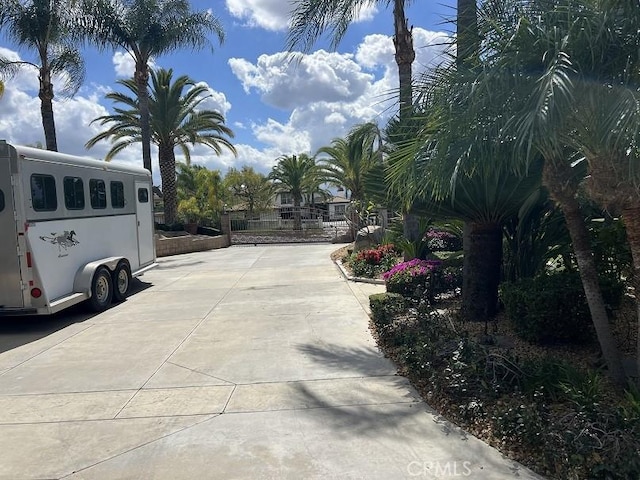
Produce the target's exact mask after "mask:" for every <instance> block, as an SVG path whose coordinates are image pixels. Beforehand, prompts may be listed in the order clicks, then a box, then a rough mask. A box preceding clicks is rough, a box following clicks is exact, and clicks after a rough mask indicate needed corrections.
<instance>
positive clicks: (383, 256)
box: [347, 244, 398, 278]
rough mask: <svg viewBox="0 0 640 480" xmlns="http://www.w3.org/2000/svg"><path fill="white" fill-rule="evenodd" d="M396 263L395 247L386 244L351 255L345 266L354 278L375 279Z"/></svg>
mask: <svg viewBox="0 0 640 480" xmlns="http://www.w3.org/2000/svg"><path fill="white" fill-rule="evenodd" d="M397 261H398V253H397V251H396V249H395V247H394V246H393V245H391V244H387V245H380V246H378V247H376V248H370V249H367V250H360V251H359V252H357V253H353V254H352V255H351V256H350V257H349V259H348V260H347V264H348V265H349V267H350V268H351V271H352V272H353V274H354V275H355V276H356V277H367V278H376V277H377V276H378V275H380V274H381V273H382V272H386V271H387V270H389V269H390V268H391V267H393V266H394V265H395V264H396V262H397Z"/></svg>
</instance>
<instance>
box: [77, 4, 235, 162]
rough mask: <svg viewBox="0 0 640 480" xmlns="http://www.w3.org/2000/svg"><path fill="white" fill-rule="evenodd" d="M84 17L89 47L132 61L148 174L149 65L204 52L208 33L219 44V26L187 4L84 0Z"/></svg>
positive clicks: (204, 13) (208, 16)
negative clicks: (182, 52)
mask: <svg viewBox="0 0 640 480" xmlns="http://www.w3.org/2000/svg"><path fill="white" fill-rule="evenodd" d="M83 11H84V12H85V15H84V16H83V17H82V19H83V33H84V34H86V35H87V36H88V39H89V41H90V42H91V43H93V44H95V45H97V46H98V47H99V48H106V47H107V46H112V47H113V48H122V49H124V50H125V51H126V52H127V53H128V54H129V55H130V56H131V58H133V60H134V61H135V73H134V76H133V78H134V80H135V82H136V87H137V91H136V94H137V96H138V101H139V109H140V129H141V135H142V160H143V164H144V168H146V169H147V170H149V171H151V126H150V120H149V95H148V84H149V61H150V60H151V58H152V57H157V56H160V55H162V54H165V53H169V52H173V51H176V50H179V49H181V48H184V47H192V48H194V49H196V48H198V49H200V48H202V47H205V46H207V45H209V41H208V40H207V37H206V34H207V33H208V32H213V33H215V34H216V36H217V37H218V40H219V41H220V43H222V41H223V40H224V32H223V29H222V26H221V24H220V22H219V20H218V19H217V18H216V17H214V16H213V15H212V14H211V13H210V12H209V11H204V12H192V11H191V6H190V3H189V2H188V0H124V1H119V0H84V3H83Z"/></svg>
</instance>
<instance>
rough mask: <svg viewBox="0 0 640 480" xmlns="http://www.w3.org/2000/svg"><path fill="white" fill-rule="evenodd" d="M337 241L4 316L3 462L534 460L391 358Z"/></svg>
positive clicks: (365, 465)
mask: <svg viewBox="0 0 640 480" xmlns="http://www.w3.org/2000/svg"><path fill="white" fill-rule="evenodd" d="M334 248H335V247H334V246H331V245H299V246H269V247H233V248H229V249H224V250H215V251H211V252H204V253H195V254H189V255H182V256H176V257H169V258H165V259H161V260H160V268H158V269H156V270H154V271H152V272H150V273H148V274H147V275H145V276H144V277H143V281H144V283H142V284H140V285H139V288H138V290H139V291H138V292H137V293H136V294H135V295H133V296H131V297H130V298H129V299H128V300H127V301H126V302H124V303H122V304H120V305H117V306H114V307H113V308H111V309H110V310H108V311H106V312H103V313H102V314H100V315H96V316H89V315H87V314H85V313H83V311H82V310H79V309H74V310H72V311H70V312H66V313H65V314H64V315H57V316H55V317H53V318H51V319H48V320H46V321H43V320H41V319H22V320H13V321H12V322H13V323H11V324H9V323H7V322H6V320H5V321H3V322H2V323H1V324H0V339H1V340H2V341H0V347H1V348H0V351H3V353H1V354H0V478H2V479H11V480H19V479H31V478H33V479H50V478H69V479H167V480H175V479H189V480H191V479H225V480H226V479H254V478H255V479H258V478H273V479H280V478H291V479H308V478H309V479H311V478H316V479H327V478H336V479H343V478H349V479H358V478H362V479H384V480H388V479H399V478H465V477H466V478H473V479H511V478H519V479H530V478H537V477H535V476H534V475H533V474H531V473H530V472H529V471H528V470H526V469H524V468H522V467H521V466H519V465H518V464H516V463H514V462H511V461H508V460H505V459H504V458H503V457H502V456H501V455H500V454H499V453H498V452H496V451H495V450H493V449H491V448H489V447H487V446H486V445H485V444H483V443H482V442H480V441H478V440H477V439H475V438H473V437H470V436H468V435H466V434H464V432H461V431H459V430H458V429H457V428H455V427H454V426H452V425H450V424H448V423H447V422H446V421H444V420H443V419H441V418H439V417H438V416H437V415H434V414H433V413H432V412H431V411H430V410H429V408H428V407H427V406H426V405H425V404H424V403H422V402H421V401H420V400H419V398H418V396H417V394H416V393H415V391H414V390H413V388H411V386H410V385H409V384H408V383H407V382H406V381H405V379H403V378H402V377H398V376H395V374H394V373H395V371H394V368H393V366H392V365H391V364H390V363H389V362H388V361H387V360H386V359H385V358H383V357H382V356H381V355H380V353H379V352H378V351H377V349H376V347H375V344H374V342H373V340H372V339H371V337H370V335H369V333H368V330H367V320H368V317H367V314H366V312H365V308H366V303H367V302H366V299H367V295H368V294H369V293H372V292H373V291H375V290H376V289H380V287H379V286H373V285H362V284H351V283H348V282H346V281H345V280H344V279H343V278H342V277H341V275H340V273H339V271H338V270H337V269H336V268H335V266H334V265H333V264H332V263H331V261H330V260H329V253H330V252H331V251H332V250H333V249H334ZM15 322H24V323H23V324H16V323H15Z"/></svg>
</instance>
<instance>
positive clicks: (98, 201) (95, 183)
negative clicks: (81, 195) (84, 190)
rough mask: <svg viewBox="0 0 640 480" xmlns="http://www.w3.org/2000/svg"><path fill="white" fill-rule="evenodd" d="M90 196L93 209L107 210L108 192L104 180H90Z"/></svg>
mask: <svg viewBox="0 0 640 480" xmlns="http://www.w3.org/2000/svg"><path fill="white" fill-rule="evenodd" d="M89 196H90V197H91V207H92V208H95V209H102V208H107V191H106V188H105V185H104V180H96V179H95V178H92V179H91V180H89Z"/></svg>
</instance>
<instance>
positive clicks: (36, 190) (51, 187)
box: [31, 173, 58, 212]
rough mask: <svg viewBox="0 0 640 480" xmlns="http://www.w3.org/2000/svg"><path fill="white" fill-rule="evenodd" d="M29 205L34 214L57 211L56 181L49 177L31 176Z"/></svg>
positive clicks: (35, 174)
mask: <svg viewBox="0 0 640 480" xmlns="http://www.w3.org/2000/svg"><path fill="white" fill-rule="evenodd" d="M31 204H32V206H33V209H34V210H35V211H36V212H53V211H55V210H57V209H58V198H57V197H56V180H55V178H53V177H52V176H51V175H41V174H37V173H34V174H33V175H31Z"/></svg>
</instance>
